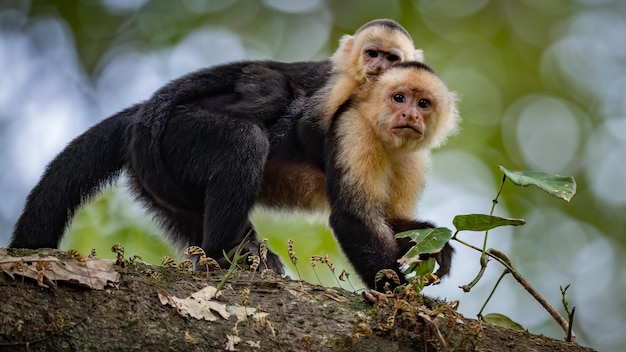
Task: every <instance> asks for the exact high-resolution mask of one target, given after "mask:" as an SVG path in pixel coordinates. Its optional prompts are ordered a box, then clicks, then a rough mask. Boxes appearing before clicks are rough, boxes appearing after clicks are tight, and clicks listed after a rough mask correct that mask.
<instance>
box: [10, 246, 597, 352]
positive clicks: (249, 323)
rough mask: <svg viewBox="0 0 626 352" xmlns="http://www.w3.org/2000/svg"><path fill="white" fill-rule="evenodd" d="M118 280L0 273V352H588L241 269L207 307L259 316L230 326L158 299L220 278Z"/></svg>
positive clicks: (401, 296)
mask: <svg viewBox="0 0 626 352" xmlns="http://www.w3.org/2000/svg"><path fill="white" fill-rule="evenodd" d="M50 253H51V252H50V251H49V250H48V251H47V252H46V253H45V254H46V255H49V254H50ZM0 264H1V263H0ZM120 273H121V278H120V281H119V282H118V283H117V284H115V285H113V286H111V287H108V288H106V289H104V290H92V289H87V288H84V287H81V286H77V285H73V284H71V283H60V282H59V283H57V285H56V287H52V288H44V287H40V286H38V284H37V282H36V281H35V280H32V279H24V278H22V277H20V276H14V277H15V279H12V278H11V277H10V276H9V275H6V274H0V297H1V298H2V303H1V304H0V324H1V325H0V350H2V351H4V350H7V351H91V352H94V351H129V350H144V351H194V350H198V351H212V350H228V349H233V350H235V349H236V350H238V351H273V350H284V351H352V350H354V351H446V350H448V351H452V350H454V351H529V350H531V351H540V352H541V351H551V352H554V351H590V349H588V348H584V347H581V346H578V345H576V344H572V343H566V342H564V341H559V340H555V339H551V338H547V337H544V336H537V335H532V334H530V333H528V332H521V331H514V330H509V329H504V328H500V327H496V326H493V325H489V324H486V323H483V322H479V321H476V320H472V319H466V318H464V317H462V316H461V315H460V314H458V313H457V312H456V311H455V306H454V304H451V303H445V302H438V301H434V300H430V299H428V298H424V297H421V296H414V295H413V294H412V293H411V292H410V291H404V292H397V293H396V294H395V295H394V296H393V297H387V298H386V299H382V300H381V301H380V302H379V303H378V304H376V305H375V306H372V305H371V304H370V303H368V302H367V301H366V300H365V299H363V297H362V295H360V294H356V293H352V292H349V291H346V290H343V289H340V288H327V287H320V286H315V285H311V284H309V283H306V282H300V281H292V280H287V279H277V278H261V277H260V276H261V275H260V274H258V273H255V275H254V276H252V274H251V272H249V271H244V270H237V271H236V272H235V273H234V274H233V275H232V276H231V277H230V278H229V279H228V284H227V286H226V287H225V288H224V289H223V290H222V291H221V295H220V296H219V297H218V298H216V299H213V301H214V302H216V304H219V305H222V306H225V307H226V306H228V307H230V308H232V307H235V306H244V307H246V312H247V314H251V313H253V312H256V311H261V312H266V313H268V314H267V316H265V317H260V318H259V317H257V318H254V317H252V316H248V318H247V319H244V320H238V319H237V317H236V316H231V317H230V318H228V319H226V318H224V317H222V316H220V315H219V314H216V316H217V319H215V320H213V321H207V320H198V319H195V318H192V317H189V316H183V315H181V313H184V312H183V311H182V309H181V308H178V309H177V308H174V307H172V306H170V305H164V304H162V300H160V298H159V297H160V296H161V298H162V297H163V296H170V297H179V298H181V297H187V296H189V295H191V294H192V293H194V292H197V291H199V290H201V289H202V288H204V287H206V286H217V284H218V283H219V282H220V281H221V280H222V278H223V277H224V275H225V271H216V272H209V273H204V272H196V273H183V274H181V273H179V272H177V270H176V269H175V268H164V267H154V266H147V265H142V264H132V263H130V264H128V265H127V266H126V268H124V269H121V270H120ZM248 290H249V292H248ZM159 293H160V294H161V295H159ZM248 310H249V311H248Z"/></svg>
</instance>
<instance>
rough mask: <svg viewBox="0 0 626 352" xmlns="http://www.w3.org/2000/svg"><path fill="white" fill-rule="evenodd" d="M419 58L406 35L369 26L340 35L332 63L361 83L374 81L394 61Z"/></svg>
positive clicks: (418, 52) (419, 53)
mask: <svg viewBox="0 0 626 352" xmlns="http://www.w3.org/2000/svg"><path fill="white" fill-rule="evenodd" d="M417 56H419V57H417ZM421 58H422V57H421V51H416V50H415V48H414V47H413V41H412V40H411V38H410V37H407V36H406V34H404V33H402V32H400V31H395V30H390V29H389V28H386V27H384V26H371V27H368V28H365V29H363V30H362V31H359V32H358V33H356V34H355V35H354V36H344V37H343V38H342V40H341V44H340V49H339V50H338V51H337V54H336V55H334V56H333V62H334V63H335V65H337V67H338V68H339V69H340V70H343V71H346V72H351V74H352V76H353V77H354V78H355V79H356V80H357V81H362V82H365V81H370V80H375V79H376V78H378V76H379V75H380V74H382V73H383V72H385V71H386V70H387V69H388V68H390V67H392V66H393V65H395V64H397V63H400V62H403V61H407V60H416V59H421Z"/></svg>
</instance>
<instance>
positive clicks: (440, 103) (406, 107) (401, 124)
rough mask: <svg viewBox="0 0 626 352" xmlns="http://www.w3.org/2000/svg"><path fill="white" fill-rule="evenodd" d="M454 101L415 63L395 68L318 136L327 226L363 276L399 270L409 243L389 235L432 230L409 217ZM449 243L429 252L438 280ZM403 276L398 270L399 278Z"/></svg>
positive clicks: (453, 113)
mask: <svg viewBox="0 0 626 352" xmlns="http://www.w3.org/2000/svg"><path fill="white" fill-rule="evenodd" d="M458 121H459V116H458V113H457V109H456V98H455V95H454V94H453V93H451V92H450V91H449V90H448V88H447V87H446V86H445V84H444V83H443V82H442V81H441V80H440V79H439V77H437V75H436V74H434V73H433V71H432V70H431V69H430V68H429V67H428V66H426V65H424V64H422V63H418V62H404V63H399V64H397V65H395V66H394V67H392V68H390V69H389V70H387V71H386V72H385V73H383V74H382V75H380V76H378V78H377V80H374V81H371V82H368V83H367V84H366V85H364V86H362V87H361V89H360V90H358V91H357V92H356V93H355V94H354V95H353V96H352V97H351V98H350V99H348V100H347V101H346V102H345V103H343V104H342V105H341V107H340V108H339V110H338V111H337V112H336V113H335V115H334V116H333V118H332V120H331V122H330V125H329V127H328V134H327V137H326V140H325V143H326V151H327V154H326V155H325V168H326V186H327V194H328V200H329V202H330V207H331V213H330V225H331V228H332V230H333V233H334V234H335V237H336V238H337V240H338V241H339V244H340V246H341V248H342V249H343V251H344V252H345V254H346V256H347V257H348V258H349V259H350V262H351V263H352V265H353V266H354V268H355V269H356V270H357V272H358V273H359V275H360V276H361V278H362V279H363V281H364V282H365V283H366V284H367V285H368V286H369V287H375V282H374V277H375V275H376V273H377V272H378V271H379V270H381V269H394V270H396V271H397V272H398V273H399V269H398V263H397V260H398V259H399V258H400V257H401V256H402V255H403V254H404V253H405V252H406V251H407V250H408V249H409V248H410V244H409V243H408V241H406V240H404V239H403V240H396V239H395V238H394V235H395V233H398V232H401V231H406V230H409V229H414V228H426V227H434V226H432V225H431V224H429V223H425V222H421V221H417V220H414V214H415V210H416V209H415V207H416V205H417V201H418V200H419V197H420V196H421V194H422V192H423V188H424V181H425V175H426V173H427V171H428V169H429V165H430V161H429V160H430V149H432V148H435V147H437V146H439V145H440V144H442V143H443V142H444V141H445V140H446V138H447V137H448V136H449V135H450V134H452V133H454V132H455V131H456V130H457V125H458ZM451 256H452V247H450V245H449V244H447V245H446V247H445V248H444V249H443V250H442V251H441V252H440V253H438V254H437V255H436V259H437V261H438V263H439V270H438V271H437V273H436V275H437V276H439V277H441V276H444V275H446V274H447V273H448V271H449V269H450V258H451ZM400 277H402V275H400Z"/></svg>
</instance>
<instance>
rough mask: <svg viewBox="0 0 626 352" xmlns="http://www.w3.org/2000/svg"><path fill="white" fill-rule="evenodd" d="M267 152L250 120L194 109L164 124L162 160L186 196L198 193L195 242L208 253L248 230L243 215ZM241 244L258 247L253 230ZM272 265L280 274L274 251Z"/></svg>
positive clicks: (234, 242)
mask: <svg viewBox="0 0 626 352" xmlns="http://www.w3.org/2000/svg"><path fill="white" fill-rule="evenodd" d="M268 154H269V140H268V137H267V134H266V132H265V130H264V129H263V128H262V127H260V126H259V125H258V124H256V123H254V122H253V121H250V120H245V119H237V118H234V117H232V116H228V115H224V114H220V113H218V112H215V111H207V110H203V109H199V108H196V109H195V110H194V111H192V109H189V110H188V111H186V112H185V113H184V114H181V115H179V116H177V118H176V120H172V121H171V122H170V123H169V125H168V127H167V129H166V134H165V136H164V138H163V140H162V157H163V160H164V164H166V165H167V166H168V169H169V172H170V173H171V174H172V175H175V177H177V181H178V182H179V183H180V184H182V185H183V188H185V189H187V190H191V191H190V192H191V194H189V195H188V196H189V198H190V199H191V198H194V197H197V196H198V195H199V194H203V196H202V199H201V200H200V201H201V204H198V207H199V208H201V213H202V217H203V219H202V239H201V241H200V243H199V245H200V246H201V247H202V248H203V249H204V250H205V252H206V254H207V255H208V256H211V257H213V258H216V259H219V258H221V257H222V255H223V251H226V252H229V251H230V250H231V249H233V248H236V247H237V246H238V245H239V244H240V243H241V242H242V241H243V240H244V238H245V235H246V234H247V233H248V232H249V229H250V223H249V220H248V217H249V213H250V211H251V209H252V207H253V206H254V204H255V203H256V201H257V198H258V195H259V190H260V187H261V180H262V175H263V168H264V165H265V162H266V160H267V156H268ZM193 193H195V194H193ZM192 240H197V239H196V238H193V239H192V238H190V241H192ZM196 244H198V243H196ZM246 247H247V248H246V249H248V250H250V248H257V251H258V247H259V244H258V241H256V234H254V236H252V238H250V243H249V244H246ZM274 259H275V260H274ZM269 263H270V262H269V261H268V266H269ZM271 263H273V264H272V265H273V267H272V268H271V269H273V270H274V271H275V272H277V273H282V272H283V269H282V264H280V260H278V257H276V256H275V255H273V260H272V261H271ZM274 263H278V264H274Z"/></svg>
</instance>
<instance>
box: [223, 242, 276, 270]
mask: <svg viewBox="0 0 626 352" xmlns="http://www.w3.org/2000/svg"><path fill="white" fill-rule="evenodd" d="M237 247H239V246H237ZM237 247H235V248H233V249H231V250H230V251H229V252H228V256H229V257H230V258H232V257H233V255H234V254H235V251H237ZM266 250H267V254H266V257H265V259H264V258H262V256H261V244H260V243H259V242H257V241H256V240H249V241H247V242H246V243H244V245H243V247H242V250H241V254H242V255H244V254H248V255H250V256H252V255H256V256H258V257H259V258H261V262H260V264H259V267H258V269H257V270H258V271H259V272H261V271H263V270H265V269H270V270H272V271H273V272H274V274H276V275H279V276H280V277H284V276H285V267H284V266H283V263H282V262H281V261H280V258H279V257H278V255H276V253H274V252H272V251H271V250H270V249H269V248H267V247H266Z"/></svg>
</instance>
